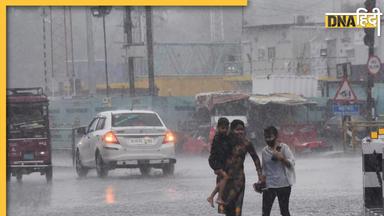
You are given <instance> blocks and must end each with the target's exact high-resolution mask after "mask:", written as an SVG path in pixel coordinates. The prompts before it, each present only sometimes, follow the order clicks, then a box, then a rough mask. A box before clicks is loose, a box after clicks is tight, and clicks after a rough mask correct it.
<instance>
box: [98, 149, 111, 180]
mask: <svg viewBox="0 0 384 216" xmlns="http://www.w3.org/2000/svg"><path fill="white" fill-rule="evenodd" d="M96 172H97V176H99V177H100V178H104V177H107V176H108V168H107V167H106V165H105V163H104V161H103V158H102V157H101V155H100V153H99V152H97V153H96Z"/></svg>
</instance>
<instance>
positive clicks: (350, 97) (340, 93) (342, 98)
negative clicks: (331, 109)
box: [333, 80, 357, 102]
mask: <svg viewBox="0 0 384 216" xmlns="http://www.w3.org/2000/svg"><path fill="white" fill-rule="evenodd" d="M333 100H334V101H338V102H353V101H356V100H357V97H356V95H355V92H353V90H352V88H351V86H350V85H349V83H348V81H347V80H343V82H342V83H341V85H340V87H339V89H338V90H337V92H336V95H335V97H334V98H333Z"/></svg>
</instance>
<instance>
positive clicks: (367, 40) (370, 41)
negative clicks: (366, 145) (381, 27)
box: [364, 0, 376, 121]
mask: <svg viewBox="0 0 384 216" xmlns="http://www.w3.org/2000/svg"><path fill="white" fill-rule="evenodd" d="M364 5H365V8H366V9H367V10H368V13H370V12H372V9H373V8H374V7H375V6H376V0H366V1H365V2H364ZM364 32H365V36H364V44H365V45H367V46H368V59H369V58H370V57H371V56H374V55H375V29H374V28H365V29H364ZM367 74H368V75H367V81H368V85H367V111H368V112H367V120H369V121H372V120H373V119H374V115H375V113H374V112H375V111H374V109H375V108H374V107H375V105H374V101H373V98H372V88H373V86H374V80H373V75H372V74H371V73H368V72H367Z"/></svg>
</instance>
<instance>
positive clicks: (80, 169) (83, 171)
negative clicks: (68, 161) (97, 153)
mask: <svg viewBox="0 0 384 216" xmlns="http://www.w3.org/2000/svg"><path fill="white" fill-rule="evenodd" d="M75 163H76V173H77V176H78V177H79V178H84V177H86V176H87V174H88V168H86V167H84V166H83V164H82V163H81V159H80V153H79V151H76V158H75Z"/></svg>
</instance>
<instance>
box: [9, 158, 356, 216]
mask: <svg viewBox="0 0 384 216" xmlns="http://www.w3.org/2000/svg"><path fill="white" fill-rule="evenodd" d="M361 164H362V163H361V157H360V156H359V155H358V154H357V155H355V156H352V155H343V154H341V155H340V154H330V153H326V154H324V153H323V154H321V155H311V156H305V157H301V158H297V166H296V174H297V183H296V185H295V186H294V188H293V190H292V195H291V207H290V209H291V213H292V215H295V216H311V215H318V216H324V215H333V216H335V215H340V216H345V215H361V214H362V205H363V204H362V198H363V190H362V171H361V170H362V168H361V166H362V165H361ZM252 166H253V163H252V162H251V160H250V158H249V157H248V158H247V159H246V177H247V186H246V194H245V200H244V208H243V215H245V216H248V215H261V195H260V194H257V193H255V192H253V190H252V187H251V185H252V183H253V182H254V181H256V173H255V171H254V167H252ZM214 181H215V177H214V175H213V173H212V171H211V170H210V169H209V167H208V164H207V159H206V158H205V157H184V158H183V157H179V158H178V162H177V164H176V171H175V175H174V176H173V177H165V176H162V174H161V171H160V170H152V173H151V175H150V176H149V177H142V176H141V175H140V173H139V171H138V170H114V171H111V172H110V173H109V177H108V178H106V179H99V178H98V177H97V176H96V172H95V171H91V172H90V173H89V174H88V177H87V178H86V179H77V178H76V175H75V172H74V170H73V169H72V168H69V167H67V168H65V167H55V169H54V179H53V183H52V185H47V184H46V183H45V178H44V176H40V175H39V174H31V175H29V176H24V178H23V183H22V184H18V183H17V182H16V180H15V178H12V181H11V182H10V184H9V185H8V215H11V216H24V215H28V216H30V215H49V216H52V215H58V216H67V215H68V216H69V215H71V216H72V215H81V216H88V215H89V216H98V215H110V216H120V215H124V216H126V215H145V216H152V215H156V216H162V215H164V216H165V215H174V216H184V215H186V216H187V215H188V216H189V215H218V214H217V213H216V210H215V209H213V208H211V207H209V205H208V203H207V202H206V201H205V200H206V197H207V196H208V194H209V193H210V192H211V190H212V189H213V187H214ZM271 215H279V210H278V203H277V200H276V201H275V204H274V207H273V211H272V214H271Z"/></svg>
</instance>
